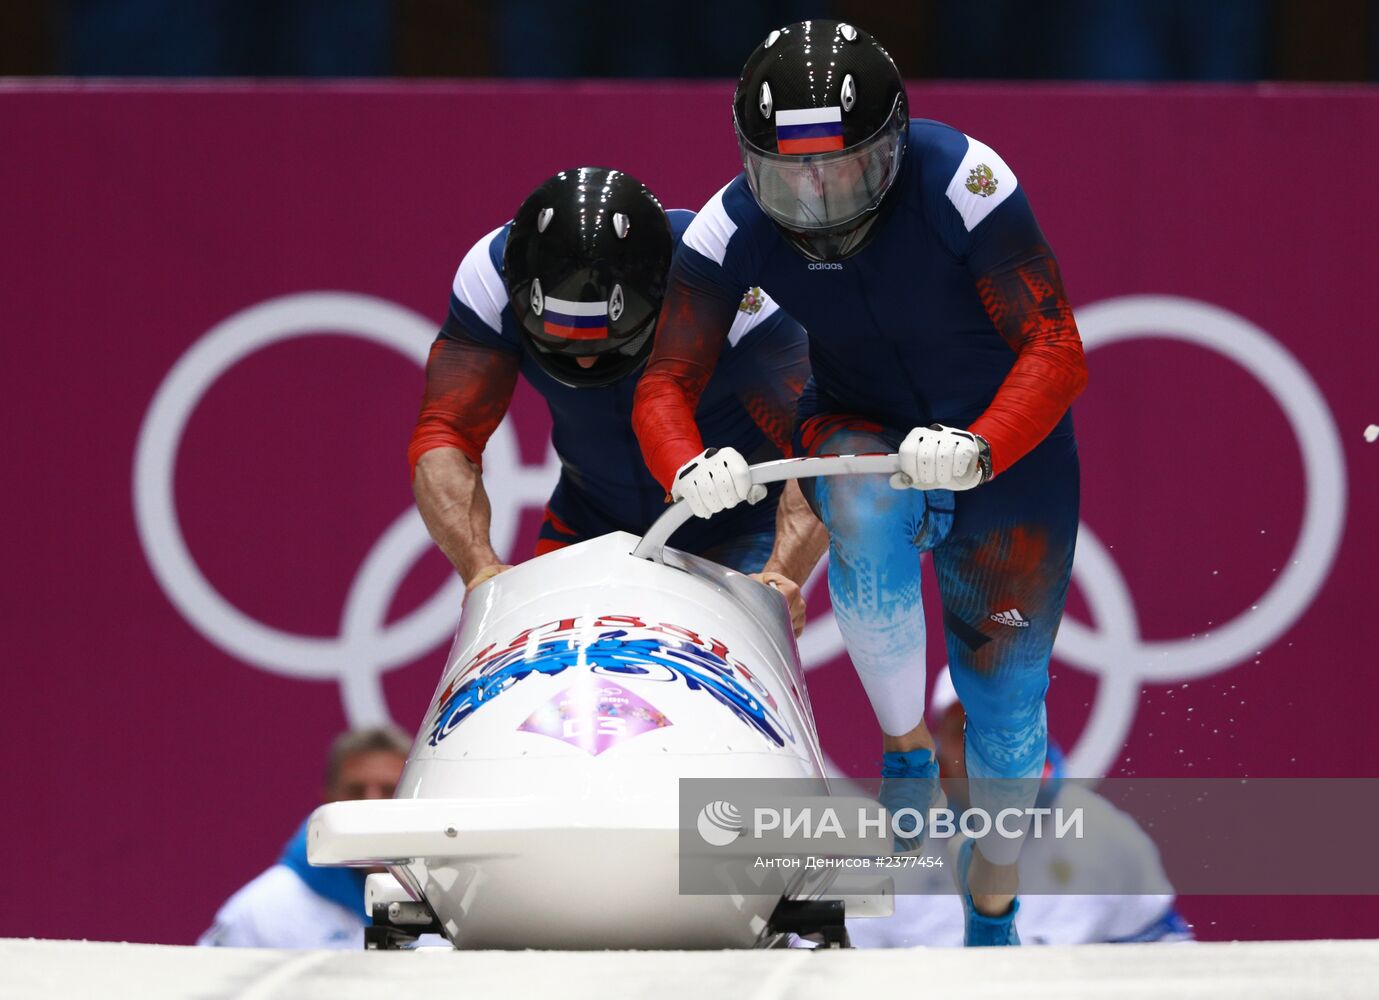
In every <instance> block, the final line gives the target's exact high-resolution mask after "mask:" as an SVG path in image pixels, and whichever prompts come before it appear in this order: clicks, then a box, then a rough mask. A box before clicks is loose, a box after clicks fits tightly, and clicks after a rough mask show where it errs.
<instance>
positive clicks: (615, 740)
mask: <svg viewBox="0 0 1379 1000" xmlns="http://www.w3.org/2000/svg"><path fill="white" fill-rule="evenodd" d="M895 469H896V459H895V456H893V455H871V456H831V457H827V458H804V459H785V460H782V461H778V462H769V463H764V464H761V465H757V466H754V467H753V469H752V477H753V481H754V482H759V483H766V482H773V481H780V480H784V479H790V478H800V477H803V476H814V475H834V474H858V473H862V474H878V473H885V474H889V473H891V472H894V471H895ZM690 516H691V515H690V512H689V511H688V509H687V507H686V505H685V504H684V503H683V502H681V503H677V504H674V505H672V506H671V507H669V508H668V509H667V511H666V513H665V514H664V515H662V517H661V518H660V519H658V520H657V522H656V523H655V524H654V525H652V527H651V528H650V529H649V530H648V531H647V533H646V535H645V536H644V537H642V538H641V539H638V538H637V537H635V536H633V535H631V534H627V533H623V532H615V533H612V534H608V535H604V536H602V537H599V538H595V539H592V540H590V541H586V542H582V543H579V544H576V545H572V546H569V547H567V548H563V549H560V550H557V551H555V552H551V553H548V554H546V555H543V556H539V557H537V558H534V559H532V560H530V561H528V562H525V563H522V564H521V565H518V566H515V567H513V568H512V569H509V570H507V571H506V572H504V573H501V574H499V575H498V576H496V577H493V578H492V579H490V580H488V581H486V582H485V583H483V584H481V585H480V586H478V587H476V588H475V589H474V590H473V591H472V592H471V593H470V595H469V596H468V598H467V599H466V601H465V604H464V608H463V612H462V614H461V617H460V622H459V626H458V629H457V631H456V634H455V638H454V641H453V643H452V645H451V647H450V652H449V655H448V656H447V658H446V663H445V668H444V671H443V673H442V676H441V678H440V682H439V684H438V685H437V687H436V692H435V695H434V696H433V697H432V699H431V702H430V706H429V707H428V708H427V710H426V714H425V716H424V718H423V721H422V725H421V729H420V731H419V732H418V734H417V737H416V740H415V742H414V744H413V747H412V751H411V754H410V756H409V758H408V761H407V765H406V768H405V770H404V772H403V775H402V779H401V782H400V783H399V785H398V788H397V791H396V793H395V796H394V798H393V799H391V800H374V801H359V802H336V803H331V804H328V805H324V806H322V807H320V808H318V809H317V810H316V811H315V813H313V815H312V817H311V820H310V822H309V825H308V831H307V847H308V856H309V859H310V861H311V863H312V864H317V865H350V866H356V867H371V868H383V869H386V871H387V874H373V875H370V876H369V877H368V879H367V889H366V907H367V909H368V910H369V915H370V916H372V917H373V926H372V927H371V928H369V929H368V930H367V932H366V940H367V946H368V947H371V948H390V947H399V946H405V945H406V944H408V943H409V942H411V941H412V940H414V939H415V938H416V937H417V936H418V935H419V934H422V933H425V932H437V933H440V934H443V935H444V937H445V938H446V939H447V940H448V941H449V942H450V943H451V944H452V945H453V946H454V947H456V948H464V949H470V948H560V949H590V948H620V949H626V948H634V949H656V948H670V949H692V948H750V947H763V946H768V945H771V944H773V943H778V942H779V940H780V938H781V936H782V935H783V934H785V933H787V932H789V931H792V930H796V931H799V930H804V929H809V928H813V929H818V930H820V931H821V932H822V933H823V934H824V936H825V938H826V939H828V940H835V939H836V937H837V936H839V935H841V930H842V924H841V920H842V915H843V907H844V905H846V902H847V901H846V900H843V899H840V898H836V897H830V896H829V889H830V887H829V886H828V885H827V884H824V883H822V882H819V881H817V878H818V876H815V877H814V878H815V881H811V879H810V876H809V874H808V873H801V874H800V875H799V876H798V878H797V879H796V880H795V881H794V882H793V883H792V884H791V885H789V886H786V887H785V888H784V889H780V890H775V891H772V892H762V893H753V892H725V893H718V894H707V893H705V894H690V893H682V892H681V891H680V882H679V878H680V866H679V861H680V849H681V848H680V844H681V827H682V822H681V816H680V809H679V798H678V797H679V793H680V780H681V779H684V778H787V779H799V778H807V779H818V780H820V781H826V780H827V779H826V775H825V770H824V761H823V756H822V753H821V751H820V748H819V739H818V734H817V732H816V731H815V725H814V717H813V713H812V712H811V710H810V705H809V694H808V690H807V688H806V685H805V678H804V672H803V669H802V667H801V663H800V655H799V650H798V648H797V646H796V644H795V637H794V633H793V631H792V629H791V624H790V617H789V613H788V609H787V607H786V605H785V601H784V600H783V599H782V597H781V595H780V594H779V593H778V592H776V591H775V590H773V589H771V588H769V587H766V586H763V585H762V584H760V583H758V582H757V581H755V580H753V579H751V578H750V577H747V576H744V575H742V574H739V573H736V572H734V571H732V570H729V569H726V568H725V567H723V566H720V565H718V564H717V563H713V562H710V561H709V560H706V559H702V558H699V557H697V556H694V555H690V554H688V553H685V552H680V551H678V550H676V549H674V548H672V547H669V546H668V545H667V541H668V540H669V538H670V537H671V536H672V535H673V533H674V531H675V530H676V529H677V528H678V527H679V526H680V525H681V524H683V523H684V522H685V521H687V520H688V519H689V517H690ZM870 895H871V896H872V897H873V898H872V899H871V900H863V899H861V898H860V897H854V898H853V899H852V901H851V902H852V904H853V906H852V908H851V909H849V911H848V913H847V915H848V916H849V917H851V916H856V915H866V913H867V912H869V913H871V914H872V915H879V914H880V913H883V912H887V904H888V902H889V901H888V900H885V899H881V898H879V897H882V896H884V889H880V888H878V889H877V890H876V891H875V892H873V893H871V894H870ZM859 903H860V904H862V906H863V909H864V910H865V911H866V912H864V913H860V914H859V913H858V912H857V905H858V904H859Z"/></svg>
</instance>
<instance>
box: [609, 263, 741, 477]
mask: <svg viewBox="0 0 1379 1000" xmlns="http://www.w3.org/2000/svg"><path fill="white" fill-rule="evenodd" d="M739 301H741V296H740V295H739V296H738V297H737V298H735V299H722V298H719V297H717V296H709V295H704V294H695V292H694V290H693V289H692V287H691V286H690V284H689V283H688V282H687V281H686V279H685V277H684V275H683V272H682V270H681V268H680V267H679V266H678V265H677V266H676V267H675V268H674V269H672V271H671V277H670V287H669V289H668V290H667V293H666V298H665V302H664V304H663V305H662V306H661V318H660V320H659V322H658V324H657V326H656V341H655V344H656V346H655V348H654V349H653V350H652V352H651V359H650V360H649V361H648V362H647V364H646V370H645V371H644V372H643V373H642V377H641V380H640V381H639V382H638V383H637V393H636V397H635V399H634V402H633V406H632V429H633V430H634V431H635V432H636V434H637V440H638V442H639V443H640V444H641V446H642V457H643V458H644V459H645V460H646V466H647V468H648V469H650V470H651V474H652V475H653V476H655V477H656V480H657V482H659V483H660V484H661V485H662V486H664V487H665V488H666V490H667V491H669V489H670V487H671V484H672V483H673V482H674V480H675V473H676V472H677V471H679V469H680V466H682V465H684V464H685V463H686V462H688V461H689V460H690V459H691V458H693V457H694V456H695V455H698V454H699V453H700V452H701V451H703V450H704V442H703V440H702V439H701V438H700V437H699V427H698V426H697V425H696V424H695V422H694V411H695V409H696V408H697V407H698V406H699V397H700V396H701V395H702V394H703V392H704V387H705V386H706V385H708V384H709V377H710V376H711V375H712V374H713V369H714V365H715V364H716V363H717V362H718V355H719V352H720V351H721V350H722V349H723V341H724V340H725V339H726V338H727V335H728V329H729V328H730V327H731V326H732V324H733V315H734V314H735V313H736V311H737V306H738V302H739Z"/></svg>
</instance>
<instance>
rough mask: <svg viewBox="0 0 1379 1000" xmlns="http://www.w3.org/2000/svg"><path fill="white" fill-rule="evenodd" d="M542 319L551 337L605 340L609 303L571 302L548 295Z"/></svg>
mask: <svg viewBox="0 0 1379 1000" xmlns="http://www.w3.org/2000/svg"><path fill="white" fill-rule="evenodd" d="M541 321H542V323H543V325H544V329H545V331H546V334H547V335H548V336H551V337H564V338H565V339H566V340H603V339H605V338H606V337H607V336H608V303H607V302H571V301H569V300H568V299H557V298H554V297H553V296H550V295H547V296H546V301H545V309H543V310H542V312H541Z"/></svg>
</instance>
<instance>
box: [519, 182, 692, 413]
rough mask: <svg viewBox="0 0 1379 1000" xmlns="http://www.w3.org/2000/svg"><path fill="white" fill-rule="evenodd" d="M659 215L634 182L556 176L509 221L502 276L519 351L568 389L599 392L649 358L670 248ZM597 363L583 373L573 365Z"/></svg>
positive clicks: (664, 221)
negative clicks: (590, 359) (524, 351)
mask: <svg viewBox="0 0 1379 1000" xmlns="http://www.w3.org/2000/svg"><path fill="white" fill-rule="evenodd" d="M672 243H673V241H672V239H671V235H670V221H669V220H668V219H667V218H666V213H665V209H663V208H661V203H660V202H659V201H657V200H656V196H655V195H653V194H652V193H651V192H650V191H648V190H647V188H646V185H644V184H643V183H642V182H641V181H639V180H637V179H636V178H635V177H632V176H629V175H628V174H625V173H622V172H621V171H618V170H608V169H605V168H603V167H579V168H577V169H575V170H564V171H561V172H560V173H558V174H556V175H555V176H554V177H552V178H551V179H550V180H548V181H546V182H545V183H544V184H542V185H541V186H540V187H539V188H537V189H536V190H535V191H533V192H532V193H531V195H530V197H528V198H527V200H526V201H524V202H523V203H522V207H521V208H519V209H518V210H517V215H516V217H515V218H514V219H513V220H512V229H511V231H509V233H508V242H507V247H506V248H505V249H504V251H503V278H504V280H505V281H506V282H507V287H508V298H509V300H510V301H511V302H512V311H513V313H514V315H515V316H516V317H517V322H518V324H519V325H520V326H521V328H522V342H523V344H524V345H525V346H526V349H527V351H528V353H530V354H531V356H532V358H533V359H534V360H535V361H536V363H537V364H538V365H540V366H541V368H542V369H543V370H544V371H545V372H546V373H547V374H549V375H550V376H551V377H552V378H555V379H557V380H558V381H560V382H563V383H564V384H566V385H569V386H574V387H575V388H587V387H592V386H600V385H608V384H609V383H611V382H616V381H617V380H618V379H620V378H622V377H623V376H624V375H627V374H629V373H630V372H633V371H635V370H636V368H637V367H638V366H639V365H640V364H641V363H642V362H643V361H644V360H646V357H647V355H648V354H650V353H651V335H652V334H653V333H654V332H655V330H656V317H657V315H658V314H659V313H660V311H661V299H662V297H664V295H665V290H666V275H667V273H668V272H669V270H670V256H671V251H672V249H673V246H672ZM581 357H585V358H587V357H597V358H598V360H597V361H596V362H595V363H594V364H593V365H591V366H590V367H588V368H583V367H580V365H579V363H578V361H577V360H576V359H577V358H581Z"/></svg>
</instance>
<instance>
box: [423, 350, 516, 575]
mask: <svg viewBox="0 0 1379 1000" xmlns="http://www.w3.org/2000/svg"><path fill="white" fill-rule="evenodd" d="M449 328H450V324H447V331H448V332H450V334H451V335H450V336H445V335H443V336H441V337H439V338H437V340H436V343H435V345H434V346H433V347H432V348H431V356H430V358H429V359H428V361H427V364H426V395H425V397H424V398H423V400H422V405H421V414H420V416H419V417H418V418H417V425H416V428H415V430H413V432H412V440H411V444H410V446H409V447H408V449H407V459H408V462H409V464H410V465H411V467H412V492H413V494H414V495H415V496H416V500H417V509H418V510H420V511H421V517H422V520H423V521H425V522H426V529H427V530H428V531H429V532H430V533H431V537H432V538H433V539H435V541H436V544H437V545H439V546H440V548H441V551H442V552H444V553H445V555H446V557H447V558H448V559H449V560H450V562H451V564H452V565H453V566H454V567H455V569H456V571H458V572H459V574H460V576H461V578H463V579H464V580H465V582H466V583H468V584H470V585H472V584H473V583H474V581H475V577H476V576H477V575H479V574H480V573H481V572H482V571H483V570H485V569H491V568H492V567H495V566H498V565H501V563H502V560H501V559H500V558H499V556H498V554H497V553H496V552H495V551H494V550H493V546H492V543H491V542H490V540H489V523H490V517H491V508H490V506H489V501H488V494H487V493H486V492H485V491H484V484H483V476H482V470H481V466H480V458H481V456H482V454H483V450H484V445H485V444H487V443H488V439H489V436H490V435H492V433H493V431H494V430H495V429H496V428H497V426H498V424H499V423H500V422H501V421H502V419H503V415H504V414H505V413H506V412H507V408H508V403H509V402H510V401H511V399H512V391H513V388H514V386H515V384H516V380H517V370H518V356H517V355H516V354H512V353H509V352H506V351H502V350H497V349H494V348H490V347H486V346H484V345H481V344H478V343H475V342H474V341H472V340H469V339H466V338H463V337H462V336H456V335H455V333H454V331H451V330H450V329H449Z"/></svg>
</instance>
